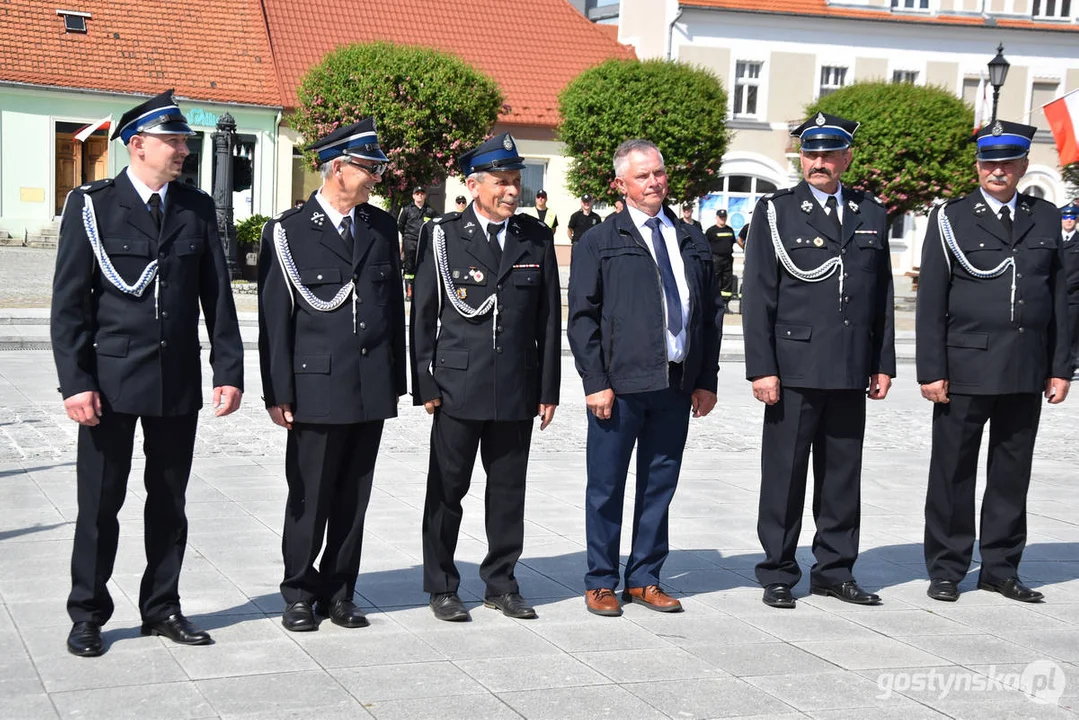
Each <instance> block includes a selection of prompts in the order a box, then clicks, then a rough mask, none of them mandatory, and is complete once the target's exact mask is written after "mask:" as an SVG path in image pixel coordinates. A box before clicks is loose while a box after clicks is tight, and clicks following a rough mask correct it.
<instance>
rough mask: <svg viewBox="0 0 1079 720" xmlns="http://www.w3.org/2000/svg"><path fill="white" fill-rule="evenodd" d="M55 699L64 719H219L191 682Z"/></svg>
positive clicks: (77, 693)
mask: <svg viewBox="0 0 1079 720" xmlns="http://www.w3.org/2000/svg"><path fill="white" fill-rule="evenodd" d="M51 697H52V700H53V703H54V704H55V705H56V709H57V711H58V713H59V715H60V717H61V718H72V719H74V718H109V720H202V718H216V717H218V714H217V712H216V711H215V710H214V709H213V706H211V705H210V703H209V702H208V701H207V700H206V698H205V697H203V695H202V693H200V692H199V691H198V688H196V687H195V684H194V683H192V682H190V681H188V682H179V683H165V684H155V685H126V686H124V687H117V688H103V689H99V690H74V691H71V692H62V693H52V695H51Z"/></svg>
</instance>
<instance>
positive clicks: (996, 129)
mask: <svg viewBox="0 0 1079 720" xmlns="http://www.w3.org/2000/svg"><path fill="white" fill-rule="evenodd" d="M1003 132H1004V127H1003V126H1002V125H1001V124H1000V120H997V121H996V122H995V123H993V137H1000V135H1001V134H1002V133H1003Z"/></svg>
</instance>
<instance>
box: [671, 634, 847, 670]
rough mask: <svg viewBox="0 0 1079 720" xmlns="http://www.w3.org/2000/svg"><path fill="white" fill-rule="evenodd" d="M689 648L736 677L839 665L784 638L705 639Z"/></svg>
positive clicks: (833, 667) (686, 647)
mask: <svg viewBox="0 0 1079 720" xmlns="http://www.w3.org/2000/svg"><path fill="white" fill-rule="evenodd" d="M685 649H686V650H687V651H688V652H691V653H693V654H694V655H696V656H697V657H700V658H702V659H704V660H707V661H708V662H710V663H712V664H713V665H715V666H716V667H718V668H720V669H721V670H723V671H724V672H727V673H729V674H731V675H734V676H735V677H754V676H758V675H785V674H787V673H789V672H790V671H791V669H792V668H797V669H798V670H799V671H800V672H805V673H818V672H830V671H834V670H836V669H838V668H837V666H836V665H834V664H832V663H830V662H828V661H827V660H824V659H822V658H820V657H818V656H816V655H813V654H812V653H809V652H806V651H805V650H802V649H800V648H798V647H795V646H794V645H791V644H788V643H782V642H766V643H747V644H738V645H729V644H726V643H705V644H700V645H686V646H685Z"/></svg>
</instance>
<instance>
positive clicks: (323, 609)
mask: <svg viewBox="0 0 1079 720" xmlns="http://www.w3.org/2000/svg"><path fill="white" fill-rule="evenodd" d="M315 609H316V610H318V614H319V615H321V616H322V617H328V618H329V619H330V622H332V623H333V624H334V625H340V626H341V627H344V628H362V627H367V626H368V625H370V624H371V623H369V622H367V616H366V615H364V614H363V610H360V609H359V608H358V607H356V603H354V602H352V601H351V600H334V601H333V602H332V603H327V602H325V601H322V600H320V601H319V602H318V604H317V605H316V606H315Z"/></svg>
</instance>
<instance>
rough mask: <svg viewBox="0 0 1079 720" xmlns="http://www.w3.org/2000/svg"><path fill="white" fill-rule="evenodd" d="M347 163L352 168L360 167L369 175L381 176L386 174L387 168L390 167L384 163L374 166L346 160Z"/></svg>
mask: <svg viewBox="0 0 1079 720" xmlns="http://www.w3.org/2000/svg"><path fill="white" fill-rule="evenodd" d="M345 162H346V163H348V164H349V165H351V166H352V167H358V168H359V169H360V170H363V171H365V172H367V173H368V174H369V175H381V174H383V173H384V172H386V168H387V167H388V166H389V163H384V162H377V163H375V164H374V165H364V164H363V163H358V162H354V161H352V160H345Z"/></svg>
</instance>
